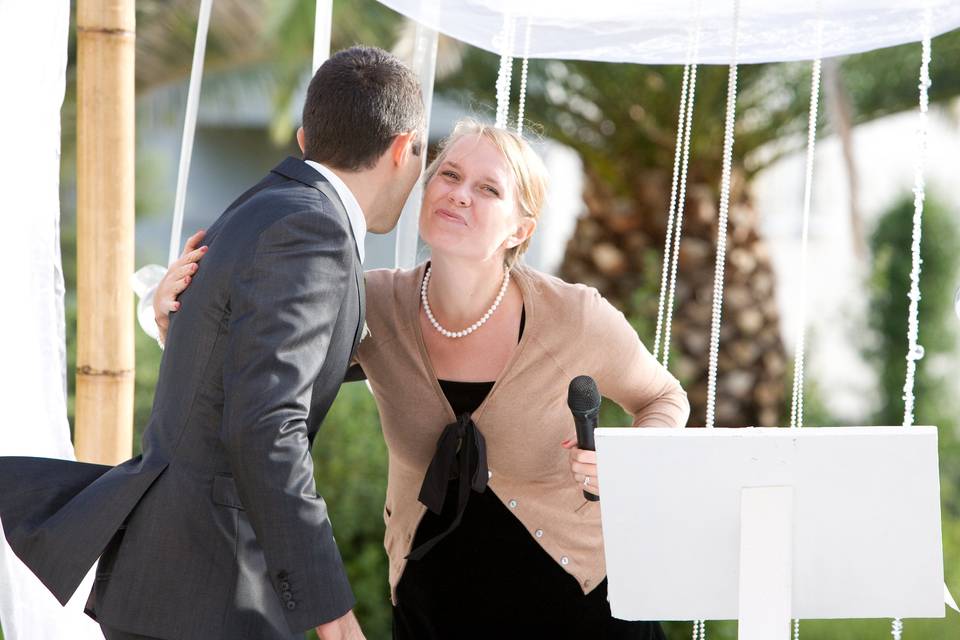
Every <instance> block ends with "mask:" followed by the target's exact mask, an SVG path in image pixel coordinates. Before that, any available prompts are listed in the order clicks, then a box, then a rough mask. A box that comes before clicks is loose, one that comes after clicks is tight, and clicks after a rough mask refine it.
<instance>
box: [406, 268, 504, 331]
mask: <svg viewBox="0 0 960 640" xmlns="http://www.w3.org/2000/svg"><path fill="white" fill-rule="evenodd" d="M432 269H433V267H427V273H426V274H424V276H423V284H422V285H421V286H420V301H421V302H423V310H424V311H425V312H426V314H427V319H428V320H430V324H432V325H433V328H434V329H436V330H437V331H438V332H440V334H442V335H443V336H445V337H447V338H463V337H465V336H468V335H470V334H471V333H473V332H474V331H476V330H477V329H479V328H480V327H482V326H483V325H484V323H486V321H487V320H489V319H490V316H492V315H493V312H494V311H496V310H497V307H499V306H500V302H501V301H502V300H503V295H504V294H505V293H506V292H507V285H509V284H510V271H509V270H508V271H506V272H505V273H504V274H503V284H502V285H500V292H499V293H498V294H497V299H496V300H494V301H493V305H492V306H491V307H490V308H489V309H487V312H486V313H484V314H483V317H481V318H480V319H479V320H477V321H476V322H474V323H473V324H472V325H470V326H469V327H467V328H466V329H464V330H463V331H447V330H446V329H444V328H443V327H441V326H440V323H439V322H437V319H436V318H434V317H433V311H431V310H430V303H429V302H428V301H427V285H428V284H429V283H430V271H431V270H432Z"/></svg>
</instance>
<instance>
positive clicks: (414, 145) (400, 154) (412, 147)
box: [390, 131, 421, 167]
mask: <svg viewBox="0 0 960 640" xmlns="http://www.w3.org/2000/svg"><path fill="white" fill-rule="evenodd" d="M420 147H421V144H420V134H418V133H417V132H415V131H407V132H406V133H398V134H397V136H396V137H395V138H394V139H393V143H392V144H391V145H390V157H391V159H392V160H393V164H394V165H395V166H398V167H399V166H401V165H403V163H404V162H406V160H407V157H408V156H411V155H413V156H419V155H420V152H421V150H420Z"/></svg>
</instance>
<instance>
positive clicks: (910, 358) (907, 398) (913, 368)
mask: <svg viewBox="0 0 960 640" xmlns="http://www.w3.org/2000/svg"><path fill="white" fill-rule="evenodd" d="M932 18H933V15H932V12H931V10H930V9H929V8H927V9H926V10H925V11H924V12H923V40H922V43H921V45H920V82H919V84H918V87H917V88H918V89H919V90H920V113H919V120H920V122H919V124H918V125H917V148H916V152H915V153H916V155H915V159H914V167H913V242H912V243H911V245H910V253H911V257H912V264H911V268H910V293H908V294H907V297H908V298H909V299H910V310H909V315H908V316H907V374H906V378H905V380H904V383H903V426H905V427H910V426H913V421H914V415H913V410H914V395H913V387H914V378H915V377H916V373H917V360H919V359H920V358H922V357H923V347H922V346H920V344H919V332H920V265H921V264H922V262H923V261H922V260H921V259H920V238H921V231H922V223H923V201H924V198H925V196H926V181H925V180H924V175H923V174H924V170H925V169H926V160H927V130H928V126H929V123H928V121H927V120H928V119H927V110H928V108H929V106H930V99H929V94H928V92H929V89H930V84H931V81H930V48H931V47H930V24H931V21H932ZM890 635H891V636H893V639H894V640H900V638H901V637H902V635H903V621H902V620H901V619H900V618H894V619H893V622H892V623H891V625H890Z"/></svg>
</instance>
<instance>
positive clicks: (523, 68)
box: [517, 17, 530, 136]
mask: <svg viewBox="0 0 960 640" xmlns="http://www.w3.org/2000/svg"><path fill="white" fill-rule="evenodd" d="M529 58H530V18H529V17H528V18H527V27H526V29H525V30H524V34H523V61H522V62H521V63H520V96H519V98H518V101H517V135H521V136H522V135H523V116H524V113H525V112H526V106H527V68H528V67H529V65H530V60H529Z"/></svg>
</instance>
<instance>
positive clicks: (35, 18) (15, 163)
mask: <svg viewBox="0 0 960 640" xmlns="http://www.w3.org/2000/svg"><path fill="white" fill-rule="evenodd" d="M69 27H70V2H68V0H56V1H55V2H39V3H34V2H3V1H0V78H3V80H4V82H5V83H6V84H7V85H8V86H9V87H11V88H12V89H11V90H10V91H9V92H8V94H7V95H8V96H9V97H8V99H6V100H3V101H0V140H2V141H3V143H2V145H0V218H2V220H3V225H4V235H3V237H2V239H0V270H2V272H3V273H5V274H8V276H9V277H7V278H5V279H4V297H5V302H6V305H5V306H6V308H5V310H4V313H3V314H2V317H0V354H3V356H2V357H3V364H4V366H3V368H2V369H0V456H43V457H47V458H63V459H73V457H74V455H73V446H72V445H71V444H70V425H69V423H68V422H67V381H66V367H67V361H66V360H67V354H66V343H65V342H64V340H65V338H64V331H65V324H64V306H63V305H64V303H63V299H64V286H63V273H62V271H61V268H60V224H59V222H60V193H59V187H60V106H61V104H62V103H63V95H64V87H65V86H66V72H67V36H68V33H69ZM0 529H2V527H0ZM93 577H94V574H93V571H91V572H90V574H89V575H88V576H87V578H86V579H85V580H84V582H83V584H82V585H81V586H80V588H79V589H77V592H76V594H75V595H74V596H73V598H72V599H71V600H70V602H69V603H67V606H66V607H62V606H60V603H59V602H57V600H56V599H55V598H54V597H53V595H52V594H51V593H50V592H49V591H48V590H47V588H46V587H44V586H43V584H41V583H40V581H39V580H38V579H37V578H36V576H34V575H33V574H32V573H30V570H29V569H27V567H26V566H24V564H23V563H22V562H20V560H19V558H17V557H16V556H15V555H14V554H13V552H12V551H11V550H10V548H9V546H8V545H7V544H6V540H5V539H4V538H3V537H2V534H0V624H2V627H3V635H4V637H5V638H6V640H55V639H56V640H59V639H60V638H70V639H71V640H95V639H99V640H103V634H102V633H101V632H100V627H99V626H97V624H96V623H95V622H94V621H93V620H91V619H90V618H89V617H87V616H86V615H84V613H83V606H84V603H85V602H86V599H87V594H88V593H89V592H90V587H91V586H92V584H93Z"/></svg>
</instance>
